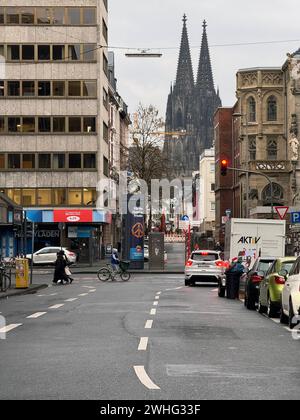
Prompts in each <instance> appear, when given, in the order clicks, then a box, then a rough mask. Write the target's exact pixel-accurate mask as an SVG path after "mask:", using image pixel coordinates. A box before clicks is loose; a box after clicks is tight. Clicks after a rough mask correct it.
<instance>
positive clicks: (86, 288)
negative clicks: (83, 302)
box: [81, 286, 94, 289]
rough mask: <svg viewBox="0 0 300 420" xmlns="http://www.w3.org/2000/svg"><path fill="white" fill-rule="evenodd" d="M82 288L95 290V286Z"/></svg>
mask: <svg viewBox="0 0 300 420" xmlns="http://www.w3.org/2000/svg"><path fill="white" fill-rule="evenodd" d="M81 287H84V288H85V289H94V287H93V286H81Z"/></svg>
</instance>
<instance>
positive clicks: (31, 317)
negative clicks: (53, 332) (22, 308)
mask: <svg viewBox="0 0 300 420" xmlns="http://www.w3.org/2000/svg"><path fill="white" fill-rule="evenodd" d="M46 313H47V312H36V313H35V314H32V315H29V316H27V317H26V318H27V319H36V318H40V317H41V316H43V315H46Z"/></svg>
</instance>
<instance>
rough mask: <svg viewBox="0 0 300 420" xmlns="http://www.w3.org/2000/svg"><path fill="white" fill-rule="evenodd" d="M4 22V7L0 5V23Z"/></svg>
mask: <svg viewBox="0 0 300 420" xmlns="http://www.w3.org/2000/svg"><path fill="white" fill-rule="evenodd" d="M3 24H4V7H0V25H3Z"/></svg>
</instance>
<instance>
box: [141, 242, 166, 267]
mask: <svg viewBox="0 0 300 420" xmlns="http://www.w3.org/2000/svg"><path fill="white" fill-rule="evenodd" d="M144 261H149V245H148V244H145V245H144ZM164 261H165V263H166V262H167V261H168V254H167V251H164Z"/></svg>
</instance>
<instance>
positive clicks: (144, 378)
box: [134, 366, 160, 389]
mask: <svg viewBox="0 0 300 420" xmlns="http://www.w3.org/2000/svg"><path fill="white" fill-rule="evenodd" d="M134 371H135V373H136V376H137V377H138V379H139V380H140V382H141V383H142V384H143V385H144V386H145V387H146V388H148V389H160V388H159V386H157V385H155V383H154V382H153V381H152V380H151V379H150V377H149V376H148V374H147V372H146V371H145V366H134Z"/></svg>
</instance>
